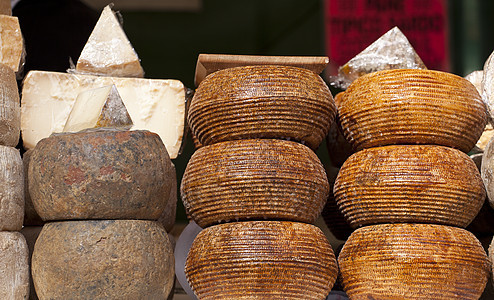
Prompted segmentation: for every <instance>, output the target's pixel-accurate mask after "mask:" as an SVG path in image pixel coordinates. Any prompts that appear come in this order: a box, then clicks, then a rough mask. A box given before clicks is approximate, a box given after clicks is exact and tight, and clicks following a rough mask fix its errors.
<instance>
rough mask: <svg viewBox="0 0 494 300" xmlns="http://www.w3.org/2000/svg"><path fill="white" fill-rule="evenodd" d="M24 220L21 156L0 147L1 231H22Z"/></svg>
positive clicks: (7, 148) (5, 147)
mask: <svg viewBox="0 0 494 300" xmlns="http://www.w3.org/2000/svg"><path fill="white" fill-rule="evenodd" d="M23 219H24V168H23V166H22V159H21V155H20V153H19V150H17V149H15V148H12V147H7V146H0V231H3V230H8V231H11V230H12V231H18V230H21V228H22V221H23ZM0 299H1V298H0Z"/></svg>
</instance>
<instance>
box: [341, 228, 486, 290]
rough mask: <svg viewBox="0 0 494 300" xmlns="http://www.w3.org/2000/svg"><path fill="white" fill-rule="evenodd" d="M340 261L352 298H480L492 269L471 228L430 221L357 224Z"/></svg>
mask: <svg viewBox="0 0 494 300" xmlns="http://www.w3.org/2000/svg"><path fill="white" fill-rule="evenodd" d="M338 263H339V267H340V272H341V275H342V283H343V286H344V288H345V291H346V293H347V294H348V296H349V297H350V299H403V298H406V299H445V300H446V299H448V300H450V299H479V298H480V295H481V294H482V291H483V290H484V288H485V286H486V283H487V280H488V278H489V269H490V263H489V260H488V258H487V255H486V253H485V251H484V249H483V248H482V245H481V244H480V242H479V241H478V240H477V239H476V238H475V236H474V235H473V234H471V233H470V232H468V231H466V230H464V229H461V228H456V227H449V226H444V225H433V224H383V225H373V226H367V227H363V228H360V229H357V230H356V231H355V232H354V233H353V234H352V235H351V236H350V238H349V239H348V241H347V242H346V243H345V245H344V246H343V249H342V250H341V252H340V255H339V257H338Z"/></svg>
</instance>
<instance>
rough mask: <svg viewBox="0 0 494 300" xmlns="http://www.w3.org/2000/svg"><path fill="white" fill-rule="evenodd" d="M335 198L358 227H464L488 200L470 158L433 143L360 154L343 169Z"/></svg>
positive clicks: (351, 223) (351, 222) (336, 186)
mask: <svg viewBox="0 0 494 300" xmlns="http://www.w3.org/2000/svg"><path fill="white" fill-rule="evenodd" d="M334 194H335V197H336V202H337V203H338V206H339V207H340V209H341V211H342V212H343V214H344V215H345V217H346V218H347V220H348V222H349V223H350V225H351V226H352V227H354V228H356V227H360V226H364V225H369V224H378V223H436V224H445V225H453V226H459V227H466V226H467V225H468V224H470V222H471V221H472V220H473V219H474V218H475V216H476V215H477V213H478V212H479V210H480V208H481V207H482V204H483V202H484V199H485V190H484V186H483V184H482V179H481V177H480V172H479V171H478V169H477V166H476V165H475V163H474V162H473V161H472V159H470V157H468V155H466V154H465V153H463V152H461V151H459V150H456V149H452V148H447V147H443V146H432V145H399V146H397V145H392V146H384V147H376V148H370V149H366V150H362V151H359V152H357V153H355V154H353V155H352V156H351V157H350V158H349V159H348V160H347V161H346V162H345V163H344V164H343V166H342V167H341V169H340V172H339V173H338V177H337V178H336V182H335V186H334Z"/></svg>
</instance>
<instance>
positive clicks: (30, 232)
mask: <svg viewBox="0 0 494 300" xmlns="http://www.w3.org/2000/svg"><path fill="white" fill-rule="evenodd" d="M42 229H43V226H24V227H23V228H22V229H21V233H22V235H23V236H24V238H25V239H26V242H27V248H28V250H29V260H28V263H29V264H28V265H29V269H31V257H32V255H33V250H34V244H35V243H36V240H37V239H38V236H39V233H40V232H41V230H42ZM29 300H38V295H36V289H35V288H34V283H33V277H32V276H31V270H29Z"/></svg>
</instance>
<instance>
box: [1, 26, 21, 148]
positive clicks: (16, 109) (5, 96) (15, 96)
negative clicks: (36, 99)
mask: <svg viewBox="0 0 494 300" xmlns="http://www.w3.org/2000/svg"><path fill="white" fill-rule="evenodd" d="M0 24H1V22H0ZM0 82H1V84H0V85H1V91H2V93H1V94H0V145H5V146H10V147H15V146H16V145H17V143H19V133H20V127H21V107H20V104H19V91H18V88H17V81H16V80H15V74H14V71H13V70H12V69H11V68H9V67H8V66H6V65H4V64H2V63H0Z"/></svg>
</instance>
